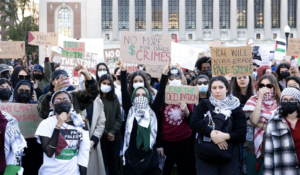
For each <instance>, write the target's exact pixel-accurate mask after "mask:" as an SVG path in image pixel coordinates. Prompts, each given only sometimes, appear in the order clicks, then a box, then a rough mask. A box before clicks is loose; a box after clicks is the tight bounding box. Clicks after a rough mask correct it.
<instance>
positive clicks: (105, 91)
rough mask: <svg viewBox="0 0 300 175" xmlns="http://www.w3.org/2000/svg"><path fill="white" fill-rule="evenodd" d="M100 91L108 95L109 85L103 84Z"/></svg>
mask: <svg viewBox="0 0 300 175" xmlns="http://www.w3.org/2000/svg"><path fill="white" fill-rule="evenodd" d="M100 89H101V91H102V92H103V93H105V94H106V93H109V92H110V91H111V86H109V85H105V84H101V88H100Z"/></svg>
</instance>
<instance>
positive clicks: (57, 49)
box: [51, 34, 78, 54]
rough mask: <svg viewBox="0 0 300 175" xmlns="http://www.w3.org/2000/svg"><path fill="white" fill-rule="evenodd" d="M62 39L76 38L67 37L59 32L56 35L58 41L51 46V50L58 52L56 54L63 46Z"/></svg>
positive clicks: (70, 39)
mask: <svg viewBox="0 0 300 175" xmlns="http://www.w3.org/2000/svg"><path fill="white" fill-rule="evenodd" d="M64 41H78V40H76V39H74V38H70V37H67V36H65V35H62V34H59V35H58V43H57V45H56V46H53V47H51V50H52V51H54V52H56V53H58V54H61V52H62V49H63V48H64Z"/></svg>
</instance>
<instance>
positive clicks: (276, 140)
mask: <svg viewBox="0 0 300 175" xmlns="http://www.w3.org/2000/svg"><path fill="white" fill-rule="evenodd" d="M280 102H281V103H280V106H279V108H278V109H277V110H276V112H274V113H273V116H272V119H271V120H270V121H269V122H268V124H267V126H266V133H265V138H266V141H265V160H264V175H273V174H277V175H285V174H286V175H298V174H300V170H299V162H300V135H299V132H300V122H299V118H300V107H299V102H300V90H299V88H295V87H288V88H286V89H284V90H283V91H282V93H281V97H280Z"/></svg>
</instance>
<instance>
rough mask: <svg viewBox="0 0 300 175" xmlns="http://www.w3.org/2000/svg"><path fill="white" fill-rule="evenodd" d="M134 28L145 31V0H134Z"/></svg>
mask: <svg viewBox="0 0 300 175" xmlns="http://www.w3.org/2000/svg"><path fill="white" fill-rule="evenodd" d="M135 28H136V29H146V0H135Z"/></svg>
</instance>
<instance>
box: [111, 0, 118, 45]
mask: <svg viewBox="0 0 300 175" xmlns="http://www.w3.org/2000/svg"><path fill="white" fill-rule="evenodd" d="M118 11H119V2H118V0H113V16H112V19H113V26H112V27H113V32H112V40H115V41H116V40H119V16H118V15H119V13H118Z"/></svg>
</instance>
